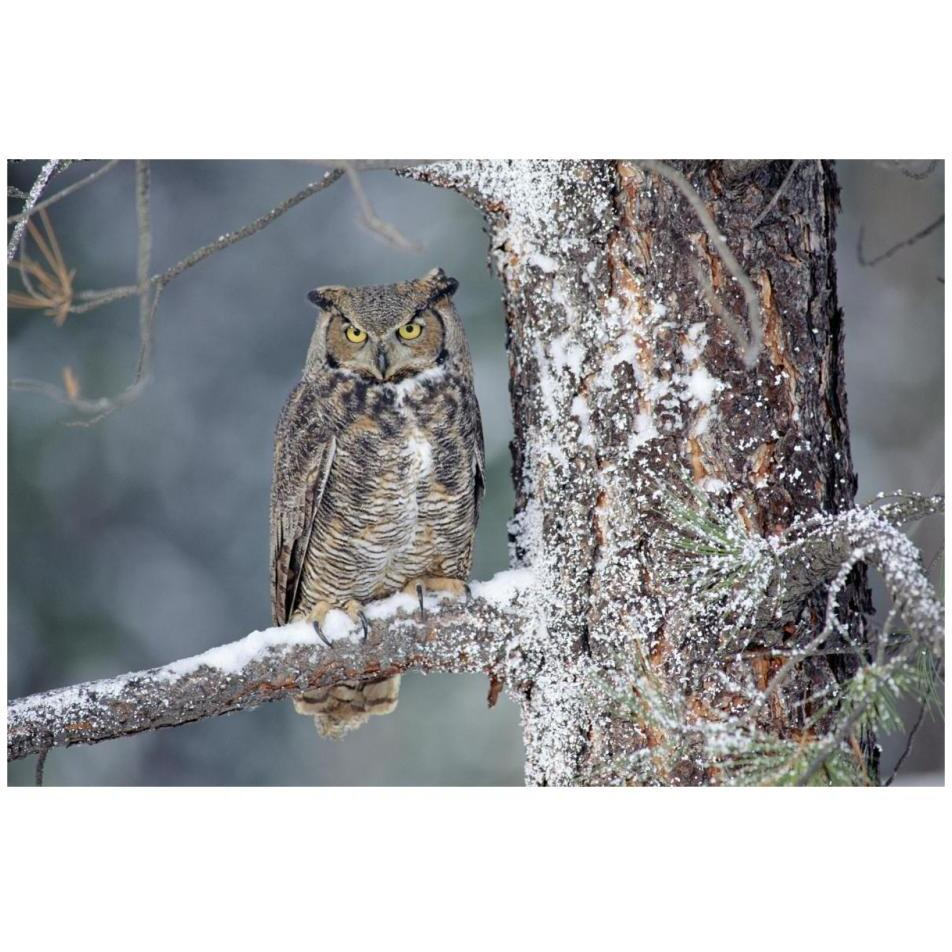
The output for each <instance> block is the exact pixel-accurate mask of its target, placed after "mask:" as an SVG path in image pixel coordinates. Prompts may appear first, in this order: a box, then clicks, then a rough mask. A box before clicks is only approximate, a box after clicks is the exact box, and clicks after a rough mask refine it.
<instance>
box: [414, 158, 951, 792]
mask: <svg viewBox="0 0 952 952" xmlns="http://www.w3.org/2000/svg"><path fill="white" fill-rule="evenodd" d="M676 166H677V170H678V172H680V173H681V174H683V175H684V176H685V177H686V179H687V181H688V182H689V183H690V186H691V188H692V189H694V190H695V191H696V193H697V196H698V197H699V199H700V201H701V202H702V203H703V205H704V208H705V209H706V210H707V212H708V213H709V216H710V220H712V221H713V222H715V223H716V225H717V227H718V233H717V236H716V240H712V239H711V237H710V227H709V226H710V221H707V222H706V223H705V222H701V221H700V220H699V217H698V204H697V202H696V201H693V200H692V201H689V200H687V199H686V198H685V195H684V192H683V189H679V188H678V187H676V185H675V184H672V183H673V181H674V178H675V176H671V175H660V174H653V173H652V172H650V171H648V170H647V169H646V168H642V167H639V165H638V163H636V162H619V163H609V162H600V161H578V162H575V161H564V162H563V161H473V162H445V163H437V164H435V165H431V166H428V167H427V168H424V169H418V170H416V171H414V172H412V173H410V174H412V175H414V176H415V177H417V178H421V179H423V180H426V181H430V182H432V183H434V184H438V185H442V186H446V187H452V188H455V189H457V190H458V191H460V192H461V193H462V194H464V195H466V196H468V197H469V198H471V199H472V200H473V201H474V202H475V203H476V204H477V205H479V206H480V207H481V208H482V209H483V210H484V212H485V214H486V218H487V223H488V225H489V231H490V255H491V259H492V261H493V263H494V264H495V266H496V269H497V271H498V273H499V275H500V277H501V279H502V282H503V286H504V290H505V301H506V307H507V312H508V325H509V359H510V370H511V392H512V400H513V412H514V426H515V434H516V438H515V440H514V443H513V453H514V468H513V473H514V478H515V481H516V493H517V504H516V513H515V516H514V518H513V520H512V523H511V527H510V530H511V537H512V543H513V559H514V562H515V564H517V565H528V566H531V568H532V570H533V573H534V574H535V575H536V576H537V578H538V579H539V583H540V584H539V589H538V595H537V601H536V602H535V603H534V605H533V606H532V608H534V610H535V614H534V615H533V614H532V612H530V615H529V619H528V620H527V623H526V628H525V630H524V631H523V632H522V633H521V634H520V635H519V636H518V638H517V641H516V642H515V644H514V646H513V648H514V650H513V651H511V652H510V654H509V661H508V683H509V686H510V688H511V690H512V691H513V693H514V695H515V697H516V698H517V699H518V700H519V701H520V703H521V705H522V714H523V725H524V731H525V740H526V751H527V762H526V777H527V780H528V781H529V782H530V783H542V784H551V783H559V784H563V783H586V782H608V783H618V782H626V781H627V780H630V779H635V780H637V782H655V783H685V784H688V783H691V784H693V783H713V782H724V778H723V777H722V776H719V774H718V771H717V769H715V768H713V767H712V757H711V750H710V749H709V750H707V751H706V752H700V751H699V750H698V748H697V745H696V744H695V743H694V741H693V740H692V745H693V746H692V745H688V747H687V748H685V747H684V746H683V745H681V744H680V743H678V744H672V745H669V748H670V750H673V751H674V754H673V755H672V756H665V757H659V756H655V755H654V753H652V752H656V751H658V750H660V749H663V748H665V745H666V742H667V739H668V738H667V736H666V735H667V734H668V733H670V734H672V735H673V734H677V733H679V732H680V731H681V726H683V725H681V726H678V727H677V728H676V727H675V725H676V724H678V723H679V722H678V718H680V719H681V720H685V719H690V720H691V722H692V723H693V724H695V725H696V727H697V733H698V734H701V735H705V736H707V737H708V739H710V737H711V736H712V734H711V732H712V730H713V727H716V728H717V731H718V732H721V733H723V730H724V727H723V723H724V719H725V717H728V716H729V715H730V714H731V704H732V703H733V700H734V695H733V694H732V687H731V686H732V685H736V684H743V685H746V686H749V687H750V691H749V692H747V691H746V689H745V696H746V697H748V699H749V697H752V696H755V695H756V694H758V693H759V692H760V691H761V690H762V688H763V686H764V685H765V684H766V683H767V681H768V680H769V678H770V675H771V673H772V672H775V671H776V670H777V669H778V667H779V666H780V664H781V663H782V662H778V661H774V660H773V659H769V658H768V659H766V661H764V660H763V659H760V660H756V659H754V660H751V659H750V658H747V657H741V656H740V655H739V654H736V653H735V655H733V656H732V657H730V658H723V657H719V656H718V655H717V651H716V649H717V647H718V646H719V642H720V633H719V632H717V631H713V630H706V629H705V628H704V627H703V626H699V624H698V621H699V619H701V618H703V617H705V616H704V608H705V605H704V604H703V603H701V602H699V601H698V600H697V599H692V597H691V576H690V572H689V573H688V574H684V573H685V567H684V562H683V560H666V559H665V558H664V557H663V555H662V553H661V552H660V550H659V548H658V546H657V545H655V544H653V543H654V541H655V539H656V536H657V534H658V533H659V532H660V531H662V530H663V529H664V527H665V526H667V525H668V518H667V516H666V514H665V511H664V510H665V506H664V497H665V493H666V492H670V491H671V487H672V485H673V484H676V483H677V481H678V479H679V478H680V476H679V474H680V472H681V468H682V466H684V467H686V468H687V472H688V473H689V479H690V481H691V482H692V483H693V485H694V486H696V487H697V488H698V489H699V490H701V491H703V492H704V493H705V494H708V495H710V496H716V497H717V500H718V503H719V505H720V506H721V507H723V508H725V509H726V511H727V512H728V513H731V514H732V515H731V518H732V519H734V520H735V521H736V522H737V523H738V524H739V525H740V526H741V527H742V528H743V532H742V535H743V537H744V541H743V545H742V546H741V549H740V550H739V551H740V553H741V559H743V558H744V554H745V553H746V554H748V555H749V554H751V553H754V552H755V551H756V552H758V553H762V552H763V551H764V547H768V548H769V547H770V546H772V545H776V543H771V541H770V540H771V539H772V538H773V539H779V538H780V537H781V536H783V534H784V533H785V532H786V531H787V530H788V529H789V528H790V526H791V525H792V524H793V523H794V521H795V520H797V519H800V520H805V519H809V518H810V517H811V516H817V517H818V518H819V517H823V518H825V517H831V516H834V515H835V514H836V513H839V512H843V511H844V510H847V509H849V508H850V506H851V505H852V498H853V492H854V488H855V477H854V476H853V472H852V468H851V462H850V454H849V443H848V438H847V433H848V429H847V423H846V417H845V392H844V384H843V368H842V345H843V341H842V321H841V318H840V315H839V311H838V309H837V305H836V284H835V269H834V263H833V213H834V210H835V205H836V186H835V181H834V179H833V174H832V169H831V168H830V166H829V165H828V164H826V163H804V164H803V165H802V166H800V167H798V168H797V170H796V172H795V174H793V175H791V176H789V181H788V182H787V183H786V185H785V195H784V202H785V206H786V208H787V209H788V211H789V214H786V215H774V216H770V218H769V219H768V220H767V221H765V222H763V223H760V222H759V221H758V215H759V214H760V212H762V211H763V209H764V208H765V207H766V205H767V203H768V202H769V201H770V199H771V197H772V196H773V194H774V192H775V190H776V187H777V186H778V184H779V182H780V180H781V179H783V177H784V170H783V169H782V168H781V164H780V163H757V164H756V165H752V166H751V167H750V168H748V169H747V170H746V171H745V172H744V173H743V174H739V173H738V172H737V170H736V169H733V166H732V167H731V169H730V170H729V169H728V167H727V166H724V167H723V168H722V167H721V166H719V164H718V163H676ZM725 247H726V248H727V249H728V250H729V252H730V258H731V261H730V262H728V261H727V260H726V257H725V255H724V254H723V252H724V248H725ZM738 262H739V265H740V267H742V268H743V269H744V273H745V274H744V276H745V278H747V277H749V279H750V280H749V281H744V282H738V281H736V280H735V277H734V274H733V272H734V271H736V267H735V265H737V263H738ZM741 283H743V288H741V286H740V284H741ZM754 289H756V294H757V295H758V296H759V301H753V300H752V299H751V291H752V290H754ZM754 305H757V306H754ZM754 313H757V315H758V322H760V321H762V327H761V326H758V327H757V328H754V327H752V326H749V325H750V320H751V319H752V318H751V317H750V315H752V314H754ZM745 322H746V323H747V325H748V326H747V327H746V335H747V336H748V337H749V339H751V340H755V339H760V338H761V332H762V345H761V346H760V347H759V348H758V349H757V350H756V351H755V352H753V353H751V352H750V349H749V348H747V349H744V350H742V349H740V348H738V346H737V339H736V331H737V329H738V327H742V326H743V325H744V323H745ZM754 358H755V359H754ZM751 363H753V366H752V367H751V366H749V365H750V364H751ZM851 518H852V519H853V523H852V526H851V528H852V529H853V530H858V529H859V528H860V526H859V523H858V521H857V520H858V517H851ZM866 518H867V520H868V519H869V518H871V517H869V516H867V517H866ZM839 528H840V529H842V528H844V526H843V525H839ZM880 528H882V527H880ZM845 538H846V536H843V537H842V538H840V537H839V536H837V537H836V539H837V544H827V543H830V540H829V539H827V540H826V542H825V543H824V544H825V545H826V548H827V554H828V555H831V556H832V555H836V556H838V557H839V556H843V554H844V550H843V547H842V546H840V545H839V544H838V543H839V542H840V541H843V540H844V539H845ZM812 541H813V543H814V547H813V549H811V553H812V554H813V555H816V552H817V551H818V547H820V548H822V546H821V544H820V541H819V539H818V537H817V536H814V537H812ZM895 542H896V540H895V539H892V540H891V541H890V542H889V543H888V544H889V545H892V544H893V543H895ZM845 551H846V554H847V556H848V553H849V552H850V551H851V548H847V549H846V550H845ZM788 554H789V553H788ZM775 556H776V553H773V556H772V558H774V559H775ZM755 564H756V567H757V571H758V572H759V573H760V574H759V575H756V576H755V575H754V574H748V576H747V577H746V582H747V584H749V585H752V586H754V590H755V591H756V589H757V587H758V586H760V587H761V589H760V597H759V598H758V597H756V595H751V594H750V593H747V592H745V593H740V594H739V595H738V598H739V599H743V600H745V601H746V602H747V603H748V604H747V606H746V607H747V609H748V614H749V615H750V618H749V619H748V620H747V624H746V628H745V630H744V631H743V635H744V639H743V642H744V646H745V647H751V646H754V647H756V646H757V645H758V644H760V645H762V646H769V645H770V644H773V643H774V642H779V643H784V644H788V646H789V644H792V643H794V642H797V643H799V640H802V639H803V638H808V637H809V634H810V633H811V632H815V630H816V626H817V625H821V624H822V621H821V618H822V607H823V602H824V596H823V591H822V589H823V583H824V580H827V581H828V580H829V579H830V578H832V577H834V576H835V575H836V570H837V569H838V568H839V566H838V565H837V566H835V568H833V570H832V573H831V571H830V570H829V568H830V567H829V566H827V565H825V564H817V565H815V566H812V567H811V568H810V570H811V572H812V576H811V578H810V579H809V580H808V579H807V578H806V577H805V576H804V577H803V578H801V579H799V583H801V584H798V585H797V586H793V588H795V592H794V591H793V589H791V595H790V598H789V603H790V604H789V605H788V606H787V607H788V608H789V609H790V615H792V616H794V617H795V618H796V621H795V622H790V623H789V624H788V626H787V628H788V630H786V631H784V630H783V629H782V628H781V629H780V633H779V636H778V635H777V634H776V633H775V632H774V633H773V634H772V633H771V632H772V630H773V628H774V627H776V626H775V624H774V623H775V622H779V621H781V619H775V618H774V617H773V616H772V614H771V616H770V617H768V618H765V617H764V611H763V606H764V605H766V604H768V603H770V604H771V606H773V603H774V601H776V598H777V597H780V595H781V594H782V591H783V584H782V583H783V581H784V580H783V579H778V577H777V575H776V572H775V571H774V570H775V568H776V564H775V561H770V560H766V561H764V560H760V561H757V562H756V563H755ZM804 564H808V563H804ZM801 568H802V566H801ZM678 573H681V574H678ZM808 583H809V584H808ZM840 598H841V600H843V601H844V603H845V614H846V617H847V618H848V619H849V620H848V623H847V630H848V633H849V636H850V637H851V638H855V639H858V640H859V641H860V642H862V640H863V638H864V627H863V611H864V610H865V609H866V608H867V606H868V595H867V593H866V588H865V584H864V581H863V576H862V574H861V571H860V570H859V569H857V570H856V571H854V572H853V573H852V574H851V575H850V577H849V579H848V580H847V581H844V583H843V585H842V591H841V592H840ZM794 603H796V604H795V610H794ZM739 604H740V602H738V606H739ZM920 604H925V601H922V602H921V603H920ZM736 620H737V618H736V613H735V618H734V619H733V621H736ZM933 621H934V619H933ZM791 625H792V629H791ZM791 631H792V633H791ZM850 670H851V669H850V662H848V661H846V662H840V661H837V660H836V659H834V660H832V661H830V660H828V659H827V658H825V657H822V658H811V659H808V660H805V661H804V662H803V663H802V664H800V665H798V666H797V668H796V670H795V672H794V676H793V677H792V678H791V679H790V683H789V685H788V686H787V689H786V690H785V691H784V692H782V693H781V697H780V698H777V699H775V702H774V704H773V707H772V708H771V711H770V718H769V723H767V722H765V723H763V724H761V725H759V726H758V729H762V730H766V731H768V733H770V732H772V733H770V736H773V737H774V738H775V739H777V741H778V743H780V742H782V741H785V739H786V738H787V737H789V736H791V735H792V734H794V733H796V732H797V731H798V730H800V729H801V728H802V727H803V724H804V716H803V710H804V708H803V698H804V697H805V696H807V695H808V694H809V693H810V692H812V691H817V690H824V691H826V690H835V686H836V684H837V683H838V679H840V678H843V677H848V675H849V673H850ZM852 670H854V671H855V666H854V667H853V668H852ZM645 678H648V679H649V680H651V681H652V683H653V684H654V685H655V688H656V690H655V689H653V690H654V691H655V695H656V696H657V697H658V698H661V699H662V701H661V702H659V703H662V706H663V705H664V704H667V705H668V708H669V709H670V710H677V711H678V715H677V717H675V718H673V719H670V718H669V719H668V721H667V726H664V723H665V721H664V718H658V717H653V716H652V713H651V712H650V711H648V712H645V711H642V712H641V713H638V711H635V712H633V711H632V710H631V704H630V702H631V699H632V695H634V696H635V697H636V698H637V697H638V696H641V697H643V696H644V685H645ZM636 688H637V689H636ZM639 690H640V692H641V693H640V695H639ZM620 699H621V700H620ZM682 702H683V703H682ZM654 713H655V714H657V710H655V711H654ZM712 725H713V727H712ZM739 736H740V735H739ZM746 739H748V740H749V738H746ZM735 740H736V738H735ZM741 740H745V738H744V737H741ZM739 742H740V741H738V743H739ZM745 742H746V741H745ZM712 743H713V742H712ZM732 743H733V742H731V741H729V740H728V739H726V738H725V737H723V736H720V739H719V741H718V743H717V744H714V745H713V746H714V747H717V746H718V745H719V746H720V747H721V748H722V749H727V748H729V747H731V746H732ZM735 746H736V745H735ZM635 761H641V762H645V763H650V764H651V765H652V766H651V770H649V771H648V772H647V773H645V772H644V771H643V770H641V768H639V771H638V772H635V773H632V772H630V766H631V764H632V763H633V762H635Z"/></svg>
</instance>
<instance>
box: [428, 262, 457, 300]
mask: <svg viewBox="0 0 952 952" xmlns="http://www.w3.org/2000/svg"><path fill="white" fill-rule="evenodd" d="M423 280H424V281H426V283H427V284H429V285H430V287H432V288H433V296H434V297H443V296H444V295H448V296H452V295H453V294H455V293H456V289H457V288H458V287H459V281H457V280H456V278H451V277H448V276H447V274H446V272H445V271H444V270H443V269H442V268H434V269H433V270H432V271H428V272H427V273H426V274H425V275H424V276H423Z"/></svg>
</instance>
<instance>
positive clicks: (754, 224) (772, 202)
mask: <svg viewBox="0 0 952 952" xmlns="http://www.w3.org/2000/svg"><path fill="white" fill-rule="evenodd" d="M798 165H800V160H799V159H796V160H794V161H793V162H791V163H790V168H789V169H787V174H786V175H785V176H784V177H783V181H782V182H781V183H780V187H779V188H778V189H777V191H776V192H774V193H773V198H771V199H770V201H769V202H768V203H767V207H766V208H764V210H763V211H762V212H761V213H760V214H759V215H758V216H757V217H756V218H755V219H754V220H753V222H752V223H751V226H750V227H751V229H754V228H756V227H757V226H758V225H759V224H760V223H761V222H762V221H763V220H764V219H765V218H766V217H767V216H768V215H769V214H770V212H771V210H772V209H773V207H774V205H776V204H777V200H778V199H779V198H780V196H781V195H783V193H784V192H785V191H786V189H787V186H788V185H789V184H790V180H791V179H792V178H793V173H794V172H796V170H797V166H798Z"/></svg>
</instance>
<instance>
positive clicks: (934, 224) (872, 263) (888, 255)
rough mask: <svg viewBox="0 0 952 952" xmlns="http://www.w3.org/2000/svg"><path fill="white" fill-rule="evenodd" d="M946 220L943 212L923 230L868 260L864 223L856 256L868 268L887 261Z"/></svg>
mask: <svg viewBox="0 0 952 952" xmlns="http://www.w3.org/2000/svg"><path fill="white" fill-rule="evenodd" d="M944 221H945V214H942V215H940V216H939V217H938V218H937V219H936V220H935V221H934V222H930V223H929V224H928V225H926V227H925V228H923V229H922V230H921V231H917V232H916V233H915V234H914V235H912V236H910V237H909V238H906V239H904V240H903V241H900V242H899V243H898V244H895V245H893V246H892V247H891V248H889V249H887V250H886V251H884V252H883V253H882V254H881V255H877V256H876V257H875V258H873V259H871V260H869V261H867V260H866V257H865V256H864V255H863V235H864V233H865V231H866V226H865V225H862V226H860V229H859V238H857V239H856V257H857V258H858V259H859V263H860V264H861V265H864V266H865V267H867V268H873V267H875V266H876V265H877V264H879V262H880V261H885V260H886V259H887V258H891V257H892V256H893V255H894V254H895V253H896V252H897V251H902V249H903V248H909V247H911V246H912V245H914V244H916V243H917V242H919V241H921V240H922V239H923V238H925V237H927V236H928V235H931V234H932V232H934V231H935V230H936V229H937V228H938V227H940V226H941V225H942V224H943V222H944Z"/></svg>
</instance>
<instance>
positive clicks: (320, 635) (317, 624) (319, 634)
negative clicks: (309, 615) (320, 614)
mask: <svg viewBox="0 0 952 952" xmlns="http://www.w3.org/2000/svg"><path fill="white" fill-rule="evenodd" d="M311 624H312V625H313V626H314V630H315V631H316V632H317V637H318V638H320V639H321V641H323V642H324V644H325V645H327V647H328V648H333V647H334V642H333V641H328V640H327V638H326V637H325V635H324V632H323V631H321V623H320V622H319V621H317V620H316V619H315V620H314V621H312V622H311Z"/></svg>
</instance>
